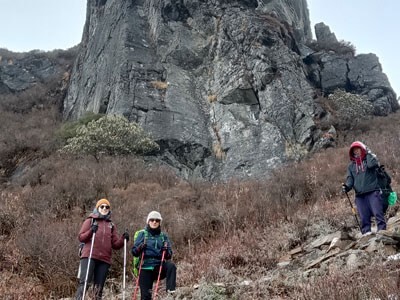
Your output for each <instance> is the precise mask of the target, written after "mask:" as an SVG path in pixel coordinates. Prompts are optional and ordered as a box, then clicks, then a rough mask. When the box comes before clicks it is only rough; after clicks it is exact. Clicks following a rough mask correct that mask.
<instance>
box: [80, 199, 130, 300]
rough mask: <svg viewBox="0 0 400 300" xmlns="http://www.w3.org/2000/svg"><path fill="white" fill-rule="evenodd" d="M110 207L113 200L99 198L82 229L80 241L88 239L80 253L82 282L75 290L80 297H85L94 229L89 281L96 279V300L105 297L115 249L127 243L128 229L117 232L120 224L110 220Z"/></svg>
mask: <svg viewBox="0 0 400 300" xmlns="http://www.w3.org/2000/svg"><path fill="white" fill-rule="evenodd" d="M110 208H111V207H110V202H109V201H108V200H107V199H100V200H99V201H98V202H97V204H96V208H95V209H94V211H93V213H91V214H90V215H89V217H88V218H87V219H86V220H85V221H84V222H83V224H82V227H81V230H80V231H79V241H80V242H81V243H85V245H84V246H83V249H82V254H81V261H80V274H79V286H78V290H77V292H76V299H77V300H80V299H82V296H83V292H84V288H85V280H86V275H87V274H86V273H87V265H88V261H89V255H90V249H91V245H92V237H93V235H94V233H95V235H94V236H95V238H94V241H93V250H92V256H91V259H90V264H89V273H88V276H87V283H86V285H87V284H89V283H91V282H92V281H93V283H94V284H93V289H94V294H95V296H96V300H98V299H101V298H102V294H103V287H104V283H105V281H106V278H107V274H108V269H109V268H110V265H111V252H112V249H121V248H122V247H123V246H124V239H126V240H127V241H128V240H129V234H128V233H127V232H124V234H123V235H122V236H120V237H119V236H118V233H117V228H116V227H115V225H114V224H113V223H112V222H111V210H110Z"/></svg>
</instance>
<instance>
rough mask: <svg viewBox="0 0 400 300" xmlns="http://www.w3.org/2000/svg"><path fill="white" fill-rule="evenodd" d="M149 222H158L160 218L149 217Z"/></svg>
mask: <svg viewBox="0 0 400 300" xmlns="http://www.w3.org/2000/svg"><path fill="white" fill-rule="evenodd" d="M149 222H156V223H160V220H158V219H150V220H149Z"/></svg>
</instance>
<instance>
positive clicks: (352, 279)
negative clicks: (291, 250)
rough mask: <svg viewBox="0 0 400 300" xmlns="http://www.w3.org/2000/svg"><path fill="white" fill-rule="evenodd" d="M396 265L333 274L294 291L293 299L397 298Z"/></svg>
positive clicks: (398, 290)
mask: <svg viewBox="0 0 400 300" xmlns="http://www.w3.org/2000/svg"><path fill="white" fill-rule="evenodd" d="M398 269H399V263H398V262H392V263H390V264H386V265H381V264H373V265H371V266H368V267H366V268H365V269H363V270H350V271H346V272H343V270H336V271H333V272H332V273H331V274H330V275H328V276H326V277H325V278H323V279H322V278H315V279H314V280H310V281H309V282H308V283H307V284H305V285H304V286H302V287H300V288H298V289H296V291H294V293H293V295H292V296H293V298H294V299H301V300H303V299H304V300H306V299H307V300H319V299H327V300H336V299H343V300H358V299H396V297H397V296H398V295H399V294H400V285H399V283H400V282H399V271H398Z"/></svg>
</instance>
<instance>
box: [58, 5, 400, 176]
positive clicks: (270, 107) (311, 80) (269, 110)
mask: <svg viewBox="0 0 400 300" xmlns="http://www.w3.org/2000/svg"><path fill="white" fill-rule="evenodd" d="M309 24H310V21H309V18H308V9H307V3H306V1H305V0H302V1H298V0H290V1H281V0H273V1H261V0H258V1H257V0H236V1H214V0H201V1H200V0H198V1H185V0H167V1H161V0H149V1H116V0H103V1H94V0H88V6H87V20H86V24H85V28H84V34H83V39H82V43H81V51H80V53H79V57H78V59H77V61H76V64H75V67H74V70H73V72H72V76H71V82H70V87H69V91H68V94H67V97H66V99H65V103H64V116H65V118H67V119H76V118H79V117H80V116H82V115H83V114H84V113H85V112H87V111H92V112H95V113H107V114H121V115H124V116H126V117H127V118H128V119H129V120H130V121H135V122H138V123H139V124H140V125H141V126H142V127H143V128H144V129H145V130H146V131H148V132H150V133H151V134H152V136H153V137H154V139H155V140H156V141H157V142H158V143H159V144H160V148H161V151H160V153H158V158H159V159H161V160H162V161H164V162H167V163H168V164H169V165H171V166H173V167H174V168H175V169H176V170H177V171H178V172H180V173H181V174H182V175H183V176H185V177H191V176H196V177H202V178H207V179H228V178H231V177H254V176H261V175H265V174H268V173H269V172H270V171H271V170H272V169H274V168H276V167H277V166H279V165H280V164H282V163H284V162H286V161H288V160H291V159H297V158H300V157H302V156H303V155H304V154H305V153H308V152H309V151H314V150H316V149H319V148H321V147H327V146H330V145H331V142H330V141H328V142H327V143H325V140H323V139H322V140H321V137H322V136H323V134H324V132H323V131H321V130H319V129H318V128H317V125H316V122H315V109H316V105H315V103H314V98H315V97H316V89H321V90H322V92H323V93H325V94H326V95H327V94H328V93H330V92H331V91H333V90H335V89H336V88H343V89H345V90H346V91H347V92H355V93H362V94H365V95H366V96H367V97H369V99H367V100H366V101H372V102H373V103H374V105H375V108H376V113H377V114H380V115H386V114H388V113H390V112H392V111H394V110H396V109H397V108H398V104H397V106H396V103H397V102H395V99H396V98H395V95H394V93H393V91H391V88H390V85H389V84H388V81H387V78H386V76H385V75H384V74H383V73H382V71H381V68H380V65H379V62H378V60H377V57H376V56H374V55H371V54H370V55H364V56H356V57H349V56H346V55H342V54H339V53H334V52H329V51H325V50H322V51H316V50H312V49H311V48H309V47H307V46H306V45H305V44H307V43H309V42H310V40H311V29H310V25H309ZM325 31H326V30H325ZM328 31H329V29H328ZM325 35H326V34H325ZM325 35H324V36H325ZM328 35H329V33H328ZM331 36H332V34H331ZM369 70H373V71H372V72H370V71H369ZM333 130H334V129H333ZM331 131H332V130H331Z"/></svg>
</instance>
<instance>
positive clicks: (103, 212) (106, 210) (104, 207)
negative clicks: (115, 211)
mask: <svg viewBox="0 0 400 300" xmlns="http://www.w3.org/2000/svg"><path fill="white" fill-rule="evenodd" d="M98 211H99V213H100V214H101V215H103V216H105V215H107V214H108V213H109V212H110V206H108V205H106V204H102V205H100V206H99V209H98Z"/></svg>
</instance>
